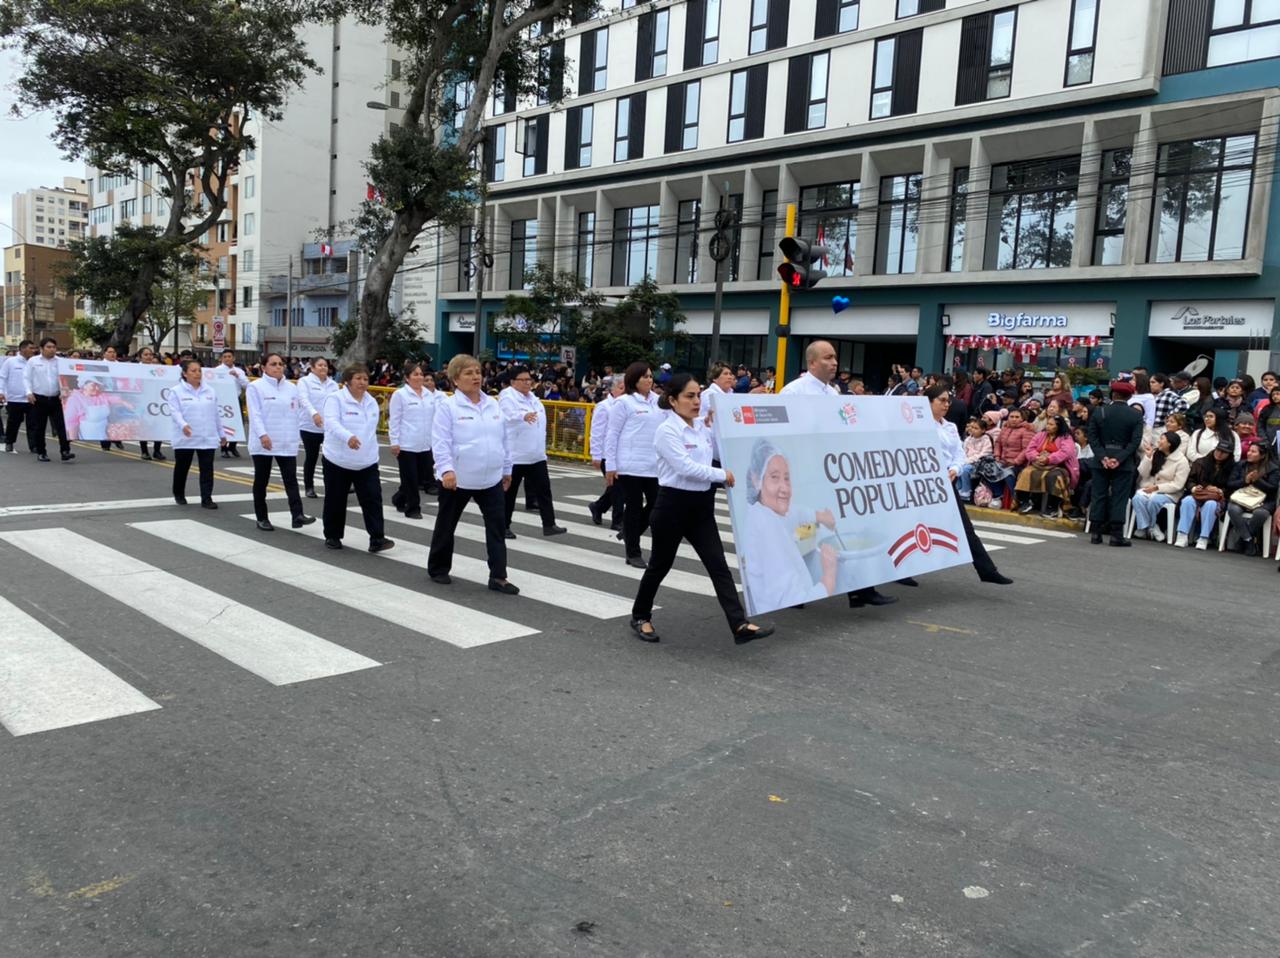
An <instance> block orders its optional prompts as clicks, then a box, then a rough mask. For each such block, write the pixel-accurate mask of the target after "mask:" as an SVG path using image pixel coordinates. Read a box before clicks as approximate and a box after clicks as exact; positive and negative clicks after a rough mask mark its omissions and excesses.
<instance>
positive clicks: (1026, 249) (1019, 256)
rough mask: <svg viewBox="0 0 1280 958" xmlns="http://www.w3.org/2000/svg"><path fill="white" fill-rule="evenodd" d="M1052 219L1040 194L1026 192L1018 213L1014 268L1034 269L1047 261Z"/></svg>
mask: <svg viewBox="0 0 1280 958" xmlns="http://www.w3.org/2000/svg"><path fill="white" fill-rule="evenodd" d="M1051 227H1052V220H1051V219H1050V216H1049V204H1048V203H1046V202H1045V201H1044V197H1043V195H1041V194H1034V193H1033V194H1028V195H1026V196H1024V197H1023V198H1022V208H1021V210H1020V212H1019V215H1018V248H1017V250H1016V251H1015V253H1014V257H1013V264H1014V266H1013V268H1014V269H1036V268H1037V267H1043V266H1045V265H1046V264H1047V263H1048V261H1049V257H1048V252H1049V243H1050V240H1051V238H1052V237H1051V233H1050V230H1051Z"/></svg>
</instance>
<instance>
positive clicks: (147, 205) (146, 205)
mask: <svg viewBox="0 0 1280 958" xmlns="http://www.w3.org/2000/svg"><path fill="white" fill-rule="evenodd" d="M150 213H151V194H150V193H148V194H147V195H146V196H144V197H143V198H142V215H143V216H147V215H149V214H150ZM75 227H76V224H75V221H74V220H73V221H72V223H71V228H72V229H75Z"/></svg>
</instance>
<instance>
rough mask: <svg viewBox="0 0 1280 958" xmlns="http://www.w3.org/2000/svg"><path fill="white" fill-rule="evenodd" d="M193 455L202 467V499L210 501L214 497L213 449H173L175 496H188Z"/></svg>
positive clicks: (176, 497) (182, 497)
mask: <svg viewBox="0 0 1280 958" xmlns="http://www.w3.org/2000/svg"><path fill="white" fill-rule="evenodd" d="M192 457H195V459H196V461H197V462H198V463H199V467H200V501H201V502H208V501H209V500H210V499H212V498H213V450H212V449H175V450H173V497H174V498H175V499H185V498H186V497H187V473H188V472H190V471H191V459H192Z"/></svg>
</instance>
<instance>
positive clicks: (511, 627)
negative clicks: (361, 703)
mask: <svg viewBox="0 0 1280 958" xmlns="http://www.w3.org/2000/svg"><path fill="white" fill-rule="evenodd" d="M130 525H131V526H132V527H133V528H135V529H138V530H139V531H141V532H145V533H147V534H148V535H153V536H156V537H158V538H161V539H164V540H166V541H168V542H170V543H172V544H173V545H178V546H182V547H183V548H186V549H191V550H192V551H194V552H196V553H199V554H200V555H202V556H208V557H210V558H213V559H218V560H220V561H222V562H226V563H229V564H231V565H234V566H236V567H237V568H240V569H244V570H245V571H246V572H250V573H252V574H254V575H258V576H261V577H262V578H263V579H265V580H267V581H270V582H278V583H280V584H282V585H287V586H292V587H293V588H295V589H301V590H302V591H304V592H310V593H311V594H312V595H316V596H319V597H320V598H322V599H328V600H329V601H331V602H337V603H339V604H341V605H345V606H348V607H350V608H353V609H356V610H357V611H359V612H362V613H364V614H365V615H371V616H375V617H377V618H379V619H382V620H384V621H386V622H390V623H392V624H394V625H399V626H401V627H403V628H406V629H411V630H413V631H418V632H425V633H426V634H428V635H431V636H433V637H434V638H437V639H440V640H441V641H443V642H448V643H449V644H450V645H456V646H458V647H459V648H463V649H470V648H474V647H476V646H478V645H487V644H488V643H490V642H502V641H504V640H506V639H517V638H520V637H521V636H525V635H536V634H537V633H538V630H537V629H532V628H529V627H528V626H525V625H521V624H520V623H518V622H512V621H511V620H509V619H503V618H499V617H498V616H496V615H489V614H487V613H485V612H477V611H475V610H473V609H469V608H466V607H464V606H461V605H456V604H454V603H452V602H447V601H445V600H444V599H438V598H436V597H435V596H432V595H427V594H425V593H422V592H415V591H414V590H412V589H406V588H404V587H403V586H398V585H394V584H392V583H389V582H383V581H382V580H381V579H375V578H374V577H373V576H368V575H362V574H361V573H359V572H353V571H351V570H350V569H346V568H342V567H339V566H333V565H330V564H328V563H327V562H321V561H320V560H318V559H310V558H307V557H306V556H301V555H297V554H295V553H292V552H288V551H286V550H284V549H277V548H273V547H272V546H268V545H264V544H262V543H260V542H255V541H254V540H252V539H249V538H247V537H245V536H241V535H236V534H235V533H231V532H225V531H223V530H221V529H217V528H215V527H213V526H209V525H205V524H204V523H201V522H196V521H195V520H193V519H169V520H160V521H155V522H134V523H130ZM348 561H350V560H348ZM423 578H424V579H425V578H426V570H425V569H424V570H423ZM179 594H181V593H179Z"/></svg>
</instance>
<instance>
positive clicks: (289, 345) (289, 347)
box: [284, 253, 293, 366]
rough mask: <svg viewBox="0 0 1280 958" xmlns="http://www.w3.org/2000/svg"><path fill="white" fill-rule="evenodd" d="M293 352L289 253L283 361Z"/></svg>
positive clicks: (286, 361) (291, 268)
mask: <svg viewBox="0 0 1280 958" xmlns="http://www.w3.org/2000/svg"><path fill="white" fill-rule="evenodd" d="M292 353H293V254H292V253H290V254H289V278H288V279H287V280H286V281H285V287H284V361H285V365H286V366H288V364H289V356H290V355H291V354H292Z"/></svg>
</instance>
